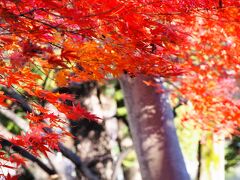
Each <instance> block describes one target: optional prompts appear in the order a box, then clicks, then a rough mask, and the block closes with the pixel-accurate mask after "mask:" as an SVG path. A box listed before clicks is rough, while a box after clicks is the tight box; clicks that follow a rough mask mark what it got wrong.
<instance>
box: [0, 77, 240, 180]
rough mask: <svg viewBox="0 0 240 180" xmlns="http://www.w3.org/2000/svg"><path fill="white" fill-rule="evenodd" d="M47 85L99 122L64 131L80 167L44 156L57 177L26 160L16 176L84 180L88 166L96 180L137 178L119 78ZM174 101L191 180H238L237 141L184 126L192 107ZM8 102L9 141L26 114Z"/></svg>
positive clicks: (4, 129) (4, 120)
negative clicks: (74, 100) (70, 96)
mask: <svg viewBox="0 0 240 180" xmlns="http://www.w3.org/2000/svg"><path fill="white" fill-rule="evenodd" d="M45 86H46V89H53V91H55V92H59V93H67V94H74V95H75V96H76V97H77V101H79V102H80V103H81V104H82V105H83V106H84V107H85V108H87V109H88V110H89V111H91V112H93V113H95V114H96V115H97V116H99V117H100V118H102V119H103V121H102V123H100V124H99V123H97V122H94V121H89V120H87V119H81V120H79V121H73V122H70V126H69V127H66V128H68V129H69V130H70V132H71V133H72V135H73V136H72V137H67V138H66V139H65V142H64V144H65V145H66V147H68V148H69V149H71V150H72V151H73V152H75V153H76V154H77V155H78V157H80V159H81V163H82V165H80V167H76V165H75V164H73V163H72V162H71V161H69V160H68V159H67V158H65V157H64V156H63V155H62V154H61V153H60V152H53V153H49V154H48V158H46V157H42V161H43V162H44V163H45V164H47V165H48V166H49V167H52V168H53V169H54V170H56V171H57V172H58V175H54V176H49V175H48V173H46V172H45V171H44V170H42V169H41V168H39V166H38V165H37V164H36V163H32V162H30V161H27V162H26V166H23V167H22V168H21V169H19V170H18V172H17V173H18V174H21V176H20V177H19V179H24V180H27V179H29V180H30V179H36V180H43V179H66V180H74V179H87V178H85V176H84V175H83V171H84V170H83V168H88V169H89V170H90V171H91V172H93V173H94V174H97V175H98V177H100V179H106V180H141V175H140V172H139V165H138V161H137V157H136V153H135V151H134V148H133V141H132V138H131V132H130V130H129V126H128V121H127V111H126V108H125V106H124V101H123V93H122V91H121V89H120V85H119V83H118V81H117V80H112V81H108V82H105V83H97V82H93V81H91V82H86V83H74V84H72V85H70V86H68V87H57V86H56V85H55V84H54V81H51V78H50V79H49V80H47V81H46V84H45ZM3 90H4V91H6V92H7V91H10V90H9V89H3ZM15 93H17V92H15ZM174 101H175V100H172V108H173V112H174V116H175V119H174V120H175V125H176V128H177V134H178V138H179V141H180V146H181V149H182V152H183V155H184V159H185V163H186V166H187V170H188V172H189V174H190V176H191V179H193V180H215V179H217V180H221V179H226V180H238V179H240V171H239V169H240V163H239V162H240V138H239V137H229V138H221V137H216V135H214V133H212V132H206V131H202V130H200V129H198V128H197V127H196V126H195V124H194V123H191V121H188V122H187V123H183V121H182V119H183V114H184V113H185V112H186V111H189V110H191V106H189V105H188V104H187V103H179V104H177V103H175V102H174ZM9 103H10V105H11V109H12V111H7V110H5V111H4V110H1V112H0V122H1V124H0V128H1V133H4V134H5V135H8V136H9V137H13V136H15V135H17V134H20V133H21V132H22V131H24V130H25V128H26V127H27V125H26V121H25V120H24V118H23V117H24V115H25V112H24V110H23V107H21V105H19V104H16V103H15V102H9ZM46 106H48V108H49V109H50V110H51V111H53V112H54V111H56V109H54V107H52V106H51V104H46ZM55 113H56V112H55ZM11 115H12V116H11ZM16 117H17V118H18V119H17V121H16ZM14 119H15V120H14ZM3 171H4V170H3ZM12 173H13V172H12Z"/></svg>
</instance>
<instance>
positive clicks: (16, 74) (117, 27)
mask: <svg viewBox="0 0 240 180" xmlns="http://www.w3.org/2000/svg"><path fill="white" fill-rule="evenodd" d="M239 6H240V2H239V1H234V0H226V1H222V0H219V1H215V0H211V1H206V0H195V1H190V0H184V1H177V0H171V1H154V0H132V1H120V0H113V1H107V0H101V1H100V0H93V1H77V0H72V1H69V0H62V1H57V0H48V1H45V0H34V1H33V0H16V1H10V0H2V1H1V2H0V17H1V19H0V29H1V32H0V46H1V50H0V56H1V62H0V63H1V67H0V75H1V80H0V84H1V86H2V87H3V88H2V89H3V91H4V89H5V91H4V93H1V94H0V103H1V106H3V107H6V108H9V107H10V106H11V104H13V103H18V104H20V105H21V106H22V107H23V109H24V110H25V111H26V112H27V115H26V119H27V120H28V121H29V131H28V132H27V133H25V134H24V133H23V134H21V135H20V136H17V137H16V138H14V139H10V140H6V138H5V137H4V136H3V135H2V139H3V140H2V142H3V143H2V145H5V146H11V144H13V145H15V146H17V147H21V148H23V149H25V150H27V151H28V152H30V153H31V154H34V155H35V156H38V155H39V153H43V154H46V152H48V151H51V150H53V149H55V150H59V149H60V150H61V151H63V150H64V148H63V146H62V145H61V144H60V145H59V142H60V141H61V139H62V138H63V137H64V136H65V135H69V134H70V133H69V132H68V131H67V130H66V129H65V128H64V125H65V124H66V123H68V121H67V120H65V119H63V118H61V117H59V116H58V115H56V114H53V113H51V112H49V110H48V109H47V108H46V107H45V106H44V104H45V103H46V102H49V103H51V104H52V105H54V106H55V107H56V108H57V109H58V111H59V112H61V113H64V114H65V115H66V117H67V118H68V119H71V120H78V119H79V118H87V119H90V120H94V121H101V120H100V119H99V118H98V117H96V116H94V115H92V114H90V113H88V112H87V111H86V110H85V109H84V108H82V107H81V106H80V105H79V104H77V103H76V102H75V101H74V97H73V96H70V95H67V94H59V93H54V92H52V91H51V90H49V89H45V87H44V84H45V83H46V82H45V81H46V80H47V79H48V78H49V76H51V74H54V77H51V78H53V79H54V81H55V82H56V84H57V85H58V86H67V85H70V84H71V83H74V82H85V81H88V80H97V81H105V80H108V79H111V78H113V77H119V76H120V75H121V74H128V75H129V76H130V77H132V78H133V79H134V77H139V76H140V75H147V76H150V77H159V76H161V77H165V78H168V79H169V81H171V82H176V83H177V84H179V87H178V88H177V91H175V90H174V92H175V93H174V94H173V97H179V96H181V97H182V98H184V99H187V100H188V101H189V102H191V103H192V104H193V106H194V111H193V112H191V113H190V114H186V118H185V119H184V120H187V119H194V120H195V122H196V123H197V125H198V126H200V127H201V128H202V129H207V130H212V131H216V132H221V133H222V132H223V133H225V134H227V135H230V134H232V133H233V132H234V133H237V128H238V127H239V123H238V118H239V112H240V111H239V109H240V106H239V102H238V101H237V100H234V99H233V98H232V95H233V94H234V93H235V92H236V91H237V88H235V87H236V85H234V83H235V82H234V81H235V79H237V78H239V69H240V67H239V64H240V63H239V33H238V31H239V30H240V23H239V19H240V12H239ZM39 72H40V73H39ZM177 75H183V76H179V77H176V76H177ZM142 81H143V82H145V84H147V85H150V86H154V87H155V86H157V87H158V85H156V82H153V81H154V79H153V78H150V79H149V78H142ZM233 87H234V88H233ZM6 89H10V91H11V92H9V90H8V91H7V90H6ZM229 89H231V91H229ZM155 90H156V89H155ZM158 91H159V92H158V93H161V92H163V91H164V90H163V89H162V88H161V87H160V88H159V89H158ZM226 92H227V94H226ZM16 94H21V95H22V96H21V98H19V96H17V95H16ZM140 96H141V95H140ZM66 101H71V102H72V105H67V103H65V102H66ZM216 112H219V113H218V114H216ZM209 119H210V120H209ZM56 129H57V130H61V132H60V133H59V132H58V131H57V130H56ZM0 155H1V158H2V159H4V160H8V159H7V158H6V157H5V156H4V155H5V154H0ZM15 159H16V162H20V161H19V160H17V158H15ZM12 161H14V158H13V159H12ZM2 165H3V164H2ZM3 166H4V165H3ZM10 168H11V167H10Z"/></svg>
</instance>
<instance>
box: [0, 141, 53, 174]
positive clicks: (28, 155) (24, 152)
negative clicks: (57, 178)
mask: <svg viewBox="0 0 240 180" xmlns="http://www.w3.org/2000/svg"><path fill="white" fill-rule="evenodd" d="M0 144H1V145H2V146H3V147H10V148H11V149H13V150H14V151H15V152H17V153H19V154H20V155H21V156H22V157H24V158H26V159H29V160H31V161H32V162H35V163H37V164H38V166H39V167H41V168H42V169H43V170H44V171H45V172H46V173H48V174H49V175H54V174H57V172H56V171H55V170H52V169H50V168H49V167H48V166H47V165H45V164H44V163H43V162H42V161H41V160H39V159H38V158H36V157H35V156H34V155H32V154H31V153H29V152H28V151H27V150H25V149H23V148H22V147H20V146H17V145H14V144H13V143H11V142H10V141H8V140H6V139H3V138H1V139H0Z"/></svg>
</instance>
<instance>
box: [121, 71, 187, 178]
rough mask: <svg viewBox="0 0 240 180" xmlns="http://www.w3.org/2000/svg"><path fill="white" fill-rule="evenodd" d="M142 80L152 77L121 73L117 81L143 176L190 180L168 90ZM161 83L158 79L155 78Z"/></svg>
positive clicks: (153, 79) (148, 79) (150, 79)
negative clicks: (152, 85) (158, 90)
mask: <svg viewBox="0 0 240 180" xmlns="http://www.w3.org/2000/svg"><path fill="white" fill-rule="evenodd" d="M143 80H145V81H155V82H157V81H158V80H156V79H155V78H153V77H147V76H137V77H135V78H129V77H128V76H126V75H124V76H122V77H121V78H120V84H121V87H122V90H123V93H124V100H125V105H126V107H127V110H128V121H129V126H130V130H131V133H132V136H133V141H134V146H135V149H136V152H137V156H138V161H139V164H140V171H141V175H142V178H143V179H144V180H145V179H147V180H189V179H190V178H189V175H188V173H187V170H186V167H185V163H184V159H183V156H182V153H181V149H180V146H179V142H178V138H177V135H176V129H175V126H174V122H173V112H172V108H171V106H170V104H169V102H168V94H167V93H166V92H164V93H158V92H156V88H155V87H151V86H147V85H145V84H144V83H143ZM157 83H158V84H159V85H160V86H161V87H163V86H162V85H161V82H160V80H159V82H157Z"/></svg>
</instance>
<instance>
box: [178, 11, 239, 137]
mask: <svg viewBox="0 0 240 180" xmlns="http://www.w3.org/2000/svg"><path fill="white" fill-rule="evenodd" d="M189 20H191V21H190V22H191V23H190V24H188V29H189V31H191V32H192V35H191V37H189V41H190V43H189V44H186V45H185V47H184V49H185V50H184V51H183V52H184V53H182V55H181V56H180V57H181V58H180V59H179V60H180V61H182V62H183V63H184V64H185V65H184V66H185V67H186V68H187V69H188V72H187V73H186V74H184V76H182V77H179V78H176V79H175V82H177V83H178V84H179V85H180V86H179V88H178V89H177V91H178V92H177V93H179V92H180V93H181V95H182V96H183V97H184V98H185V99H187V100H188V101H189V103H191V104H192V106H193V110H192V111H191V112H188V113H187V114H186V115H185V119H184V120H186V121H187V120H194V122H196V126H198V127H200V128H201V129H203V130H210V131H212V132H215V133H217V134H224V135H228V136H229V135H231V134H239V124H240V121H239V118H240V100H239V95H240V86H239V83H238V81H239V74H240V40H239V31H240V8H239V6H238V7H225V8H222V9H221V8H220V9H216V10H212V11H211V13H206V12H202V11H200V12H195V13H194V14H192V16H190V17H189ZM175 95H176V94H175Z"/></svg>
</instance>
